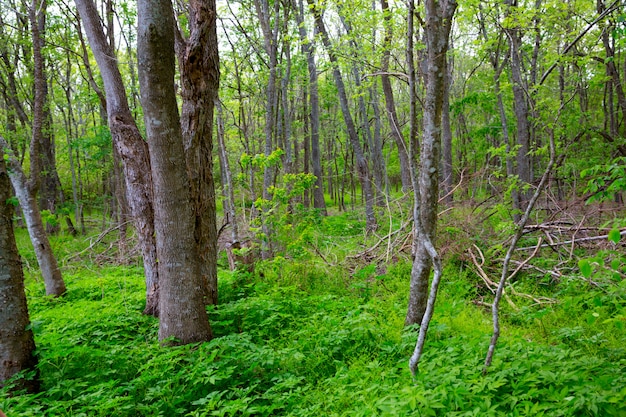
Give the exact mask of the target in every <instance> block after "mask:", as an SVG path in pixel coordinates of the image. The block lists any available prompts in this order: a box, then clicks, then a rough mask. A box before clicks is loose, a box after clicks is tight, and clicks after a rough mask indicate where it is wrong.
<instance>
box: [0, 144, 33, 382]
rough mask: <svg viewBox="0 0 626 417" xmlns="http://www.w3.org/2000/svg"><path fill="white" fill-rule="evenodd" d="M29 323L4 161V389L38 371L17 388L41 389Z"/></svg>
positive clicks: (0, 186)
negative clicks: (14, 379)
mask: <svg viewBox="0 0 626 417" xmlns="http://www.w3.org/2000/svg"><path fill="white" fill-rule="evenodd" d="M2 140H3V141H4V139H2ZM29 324H30V319H29V316H28V306H27V305H26V293H25V292H24V274H23V272H22V261H21V260H20V255H19V253H18V252H17V246H16V244H15V236H14V235H13V206H12V205H11V185H10V183H9V178H8V174H7V170H6V167H5V164H4V160H3V159H0V388H2V387H4V385H5V382H6V381H7V380H9V379H10V378H11V377H12V376H14V375H15V374H16V373H18V372H21V371H34V372H35V377H34V378H22V379H20V380H18V381H17V385H16V387H15V388H16V389H26V390H27V391H29V392H35V391H37V390H38V389H39V382H38V379H37V376H36V375H37V368H36V366H37V357H36V356H35V340H34V338H33V332H32V330H30V328H29V327H28V326H29Z"/></svg>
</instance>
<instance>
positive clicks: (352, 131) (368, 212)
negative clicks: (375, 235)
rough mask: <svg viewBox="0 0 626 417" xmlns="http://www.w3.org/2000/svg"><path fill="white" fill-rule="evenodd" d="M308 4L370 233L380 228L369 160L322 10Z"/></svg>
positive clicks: (367, 228) (311, 2)
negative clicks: (330, 76) (333, 87)
mask: <svg viewBox="0 0 626 417" xmlns="http://www.w3.org/2000/svg"><path fill="white" fill-rule="evenodd" d="M308 2H309V6H310V7H311V11H312V13H313V16H314V18H315V23H316V26H317V29H318V31H319V33H320V35H321V37H322V42H323V43H324V47H325V48H326V53H328V57H329V59H330V62H331V64H332V68H333V78H334V80H335V85H336V86H337V93H338V94H339V104H340V105H341V113H342V114H343V119H344V122H345V124H346V130H347V132H348V137H349V139H350V144H351V145H352V150H353V151H354V157H355V159H356V169H357V173H358V176H359V182H360V183H361V190H362V192H363V196H364V198H365V228H366V230H367V231H368V232H371V231H374V230H376V229H377V228H378V224H377V222H376V215H375V213H374V193H373V190H372V182H371V178H370V173H369V168H368V164H367V160H366V159H365V154H364V153H363V148H362V147H361V143H360V141H359V136H358V134H357V130H356V126H355V125H354V120H353V118H352V114H351V113H350V106H349V104H348V96H347V94H346V88H345V84H344V82H343V77H342V75H341V71H340V70H339V62H338V60H337V56H336V55H335V53H334V50H333V47H332V44H331V42H330V37H329V36H328V32H327V31H326V26H325V25H324V21H323V19H322V13H321V10H320V9H319V8H318V6H317V5H316V4H315V3H314V0H308ZM353 201H354V199H353Z"/></svg>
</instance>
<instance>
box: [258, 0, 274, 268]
mask: <svg viewBox="0 0 626 417" xmlns="http://www.w3.org/2000/svg"><path fill="white" fill-rule="evenodd" d="M254 6H255V9H256V13H257V17H258V20H259V23H260V25H261V31H262V32H263V46H264V48H265V52H266V53H267V56H268V58H269V60H268V61H267V64H268V69H269V78H268V80H267V86H266V89H265V95H266V97H267V101H266V102H265V128H264V133H265V149H264V153H265V156H269V155H270V154H271V153H272V151H273V150H274V144H273V142H274V133H275V124H276V109H277V107H278V94H277V92H276V84H277V81H278V76H277V68H276V67H277V66H278V28H279V25H278V22H277V21H275V22H274V24H273V26H272V22H271V17H270V5H269V2H268V0H255V1H254ZM279 6H280V2H274V16H275V17H276V19H278V8H279ZM274 170H275V167H271V166H269V165H267V166H265V167H264V170H263V199H264V200H271V199H272V196H271V195H270V193H269V190H270V187H271V185H272V179H273V177H274ZM265 215H266V214H265V213H261V219H262V220H261V221H262V230H263V234H264V235H265V238H264V239H263V241H262V242H261V257H262V258H263V259H269V258H271V256H272V249H271V244H270V236H271V234H272V232H271V230H270V227H269V225H268V224H267V222H266V220H265Z"/></svg>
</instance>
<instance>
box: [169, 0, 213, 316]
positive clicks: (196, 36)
mask: <svg viewBox="0 0 626 417" xmlns="http://www.w3.org/2000/svg"><path fill="white" fill-rule="evenodd" d="M188 10H189V16H188V24H189V38H188V39H182V35H180V32H179V36H178V38H177V39H178V42H177V48H176V49H177V53H178V62H179V65H180V73H181V94H182V97H183V105H182V112H181V126H182V134H183V144H184V148H185V159H186V162H187V175H188V177H189V181H190V185H191V201H192V202H193V203H192V204H193V211H194V218H195V233H194V237H195V240H196V252H197V255H196V256H197V257H198V260H199V262H200V275H201V277H202V280H203V282H205V283H206V288H207V293H206V295H205V296H206V301H207V304H217V301H218V294H217V225H216V219H215V215H216V213H215V212H216V208H215V184H214V181H213V110H214V103H215V100H216V99H217V90H218V88H219V78H220V69H219V57H218V51H217V29H216V12H215V1H214V0H190V1H189V9H188Z"/></svg>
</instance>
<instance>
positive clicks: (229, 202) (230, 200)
mask: <svg viewBox="0 0 626 417" xmlns="http://www.w3.org/2000/svg"><path fill="white" fill-rule="evenodd" d="M215 106H216V107H217V140H218V147H219V157H220V166H221V168H222V188H223V190H224V191H223V193H224V204H223V206H224V217H225V218H226V220H227V221H228V223H230V225H231V245H236V244H239V223H238V221H237V212H236V210H235V191H234V188H233V180H232V174H231V170H230V162H229V161H228V152H227V150H226V142H225V140H224V117H223V115H222V105H221V103H220V101H219V99H216V100H215Z"/></svg>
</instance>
